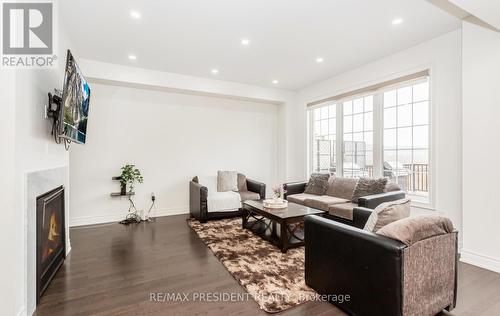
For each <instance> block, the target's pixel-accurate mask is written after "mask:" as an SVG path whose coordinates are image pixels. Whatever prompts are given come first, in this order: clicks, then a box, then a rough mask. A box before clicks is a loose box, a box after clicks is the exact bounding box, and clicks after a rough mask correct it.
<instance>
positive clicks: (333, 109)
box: [328, 104, 337, 117]
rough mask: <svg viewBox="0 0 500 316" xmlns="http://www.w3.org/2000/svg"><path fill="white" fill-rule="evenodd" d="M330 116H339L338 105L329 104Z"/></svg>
mask: <svg viewBox="0 0 500 316" xmlns="http://www.w3.org/2000/svg"><path fill="white" fill-rule="evenodd" d="M328 111H329V117H336V116H337V105H336V104H332V105H330V106H329V109H328Z"/></svg>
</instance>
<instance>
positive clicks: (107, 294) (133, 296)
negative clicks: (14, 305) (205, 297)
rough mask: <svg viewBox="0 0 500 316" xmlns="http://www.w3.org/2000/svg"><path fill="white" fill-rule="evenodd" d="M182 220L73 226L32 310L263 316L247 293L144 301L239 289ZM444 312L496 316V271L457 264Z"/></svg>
mask: <svg viewBox="0 0 500 316" xmlns="http://www.w3.org/2000/svg"><path fill="white" fill-rule="evenodd" d="M185 219H186V216H170V217H162V218H158V220H157V221H156V222H154V223H141V224H138V225H130V226H123V225H119V224H116V223H113V224H105V225H96V226H87V227H79V228H72V229H71V244H72V251H71V254H70V256H68V258H67V260H66V262H65V264H64V266H63V267H62V268H61V270H60V271H59V272H58V273H57V275H56V277H55V278H54V280H53V281H52V283H51V285H50V286H49V288H48V289H47V292H46V293H45V295H44V296H43V297H42V300H41V302H40V305H39V306H38V308H37V311H36V313H35V315H37V316H42V315H51V316H56V315H268V314H266V313H265V312H263V311H261V310H260V309H259V308H258V306H257V304H256V303H255V302H254V301H253V300H251V299H250V300H249V301H240V302H234V303H233V302H193V301H190V302H182V301H177V302H175V301H167V302H164V303H163V302H154V301H151V300H150V295H151V293H157V292H159V293H177V292H180V293H195V292H206V293H211V292H216V293H226V292H228V293H244V290H243V288H242V287H241V286H239V285H238V284H237V282H236V281H235V280H234V279H233V278H232V277H231V275H230V274H229V272H227V270H226V269H225V268H224V266H223V265H222V264H221V263H220V262H219V261H218V260H217V259H216V258H215V257H214V255H213V254H212V253H211V251H210V250H208V248H206V247H205V245H204V244H203V242H202V241H201V240H200V239H199V238H198V236H197V235H196V234H195V233H194V232H193V231H191V229H190V228H189V227H188V226H187V224H186V223H185ZM280 315H286V316H292V315H315V316H320V315H345V314H344V313H343V312H342V311H340V310H339V309H337V308H336V307H335V306H333V305H331V304H329V303H324V302H308V303H305V304H302V305H300V306H298V307H296V308H292V309H290V310H288V311H286V312H284V313H281V314H280ZM443 315H450V314H443ZM451 315H500V274H497V273H493V272H490V271H487V270H484V269H480V268H477V267H474V266H471V265H467V264H463V263H461V264H460V266H459V292H458V306H457V308H456V309H455V310H454V311H453V312H452V313H451Z"/></svg>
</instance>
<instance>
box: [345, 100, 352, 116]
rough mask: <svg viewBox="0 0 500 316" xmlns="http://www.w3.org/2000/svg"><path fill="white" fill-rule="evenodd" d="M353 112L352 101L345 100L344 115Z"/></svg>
mask: <svg viewBox="0 0 500 316" xmlns="http://www.w3.org/2000/svg"><path fill="white" fill-rule="evenodd" d="M349 114H352V101H347V102H344V115H349Z"/></svg>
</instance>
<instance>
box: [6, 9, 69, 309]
mask: <svg viewBox="0 0 500 316" xmlns="http://www.w3.org/2000/svg"><path fill="white" fill-rule="evenodd" d="M55 15H56V20H55V23H56V24H57V23H58V22H57V17H58V16H59V13H57V12H56V13H55ZM58 44H59V45H58V51H57V55H58V56H59V65H58V68H55V69H37V70H26V69H22V70H15V75H14V76H10V77H9V79H8V80H9V85H7V86H6V87H9V86H10V89H12V90H11V92H13V97H12V100H14V105H15V106H14V107H13V108H12V109H14V110H15V114H14V116H10V117H9V116H8V115H7V116H4V115H2V124H1V125H4V124H6V125H7V126H9V127H10V128H12V127H13V128H14V129H13V132H12V133H11V134H9V135H11V136H12V141H13V143H14V148H12V147H10V148H9V147H7V148H6V153H12V155H13V157H14V159H15V163H14V165H13V166H12V169H11V170H12V171H11V170H9V171H8V172H7V174H8V175H9V172H12V173H13V176H14V178H13V179H11V180H12V181H11V182H10V183H9V188H8V190H7V191H6V192H9V191H10V192H12V199H13V201H12V202H13V203H14V209H15V211H14V212H12V214H9V215H6V216H11V218H7V220H8V222H7V223H8V225H6V227H5V228H4V229H5V230H6V231H7V232H9V231H10V233H9V237H6V239H5V240H8V241H9V242H8V244H9V245H8V246H7V247H10V246H12V249H13V251H12V252H9V253H12V255H13V262H14V264H13V265H12V266H11V267H9V269H8V270H3V269H2V271H8V273H7V274H6V276H5V282H4V281H2V284H1V286H0V287H1V288H2V290H3V289H4V286H6V287H8V291H9V293H8V296H7V297H8V298H9V299H8V302H7V303H6V304H1V305H0V314H2V315H31V314H32V312H33V309H34V306H27V302H28V296H30V295H31V296H33V295H34V293H35V286H36V285H35V284H28V270H30V269H28V265H32V264H34V262H28V260H29V259H28V258H29V257H28V256H27V244H28V235H27V232H28V229H27V226H26V225H27V222H28V221H27V217H28V216H34V214H33V213H31V212H32V211H33V209H32V206H30V205H27V203H26V199H27V198H26V174H27V173H28V172H31V171H35V170H45V169H51V168H56V167H64V166H68V162H69V153H68V152H66V151H65V150H64V147H63V146H62V145H56V144H55V143H54V141H53V139H52V137H51V136H50V125H49V121H48V120H47V119H45V117H44V105H45V104H47V93H48V92H51V91H53V89H54V88H59V89H62V86H63V75H64V64H65V56H66V49H68V48H71V45H70V43H69V40H68V38H67V36H66V35H65V32H64V29H62V28H60V27H59V33H58ZM0 71H1V72H4V71H5V70H0ZM2 80H3V79H2ZM2 86H3V84H2ZM2 88H3V87H2ZM10 89H9V90H10ZM2 104H3V102H2ZM2 111H3V110H2ZM6 111H7V113H9V107H7V110H6ZM4 120H8V121H4ZM3 150H4V148H3V141H2V155H3ZM9 157H10V156H9ZM10 158H12V157H10ZM5 168H7V169H8V167H5ZM7 179H9V178H8V176H7ZM68 180H69V179H68ZM67 182H69V181H67ZM67 197H69V196H67ZM8 203H9V201H8V200H7V205H8ZM68 206H69V203H68V204H67V207H68ZM68 211H69V210H68V209H67V210H66V212H68ZM28 212H30V213H28ZM6 213H7V212H6ZM67 215H68V213H67ZM7 226H8V227H7ZM67 232H68V236H67V243H68V246H70V244H69V230H67ZM31 237H32V236H31ZM32 258H34V256H32ZM9 284H10V285H9ZM2 297H3V296H2ZM4 309H5V311H6V312H5V313H3V310H4Z"/></svg>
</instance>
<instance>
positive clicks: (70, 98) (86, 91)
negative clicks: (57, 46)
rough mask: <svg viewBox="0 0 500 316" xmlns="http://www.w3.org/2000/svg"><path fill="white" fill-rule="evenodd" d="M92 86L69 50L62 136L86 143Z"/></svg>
mask: <svg viewBox="0 0 500 316" xmlns="http://www.w3.org/2000/svg"><path fill="white" fill-rule="evenodd" d="M89 103H90V87H89V84H88V83H87V81H86V80H85V77H84V76H83V74H82V72H81V70H80V68H79V67H78V65H77V64H76V61H75V59H74V58H73V55H72V54H71V52H70V51H69V50H68V56H67V59H66V73H65V75H64V88H63V101H62V111H61V112H62V113H61V115H62V118H61V120H62V123H63V124H62V126H61V131H60V136H61V137H64V138H67V139H69V140H71V141H74V142H77V143H80V144H85V141H86V138H87V120H88V116H89Z"/></svg>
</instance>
